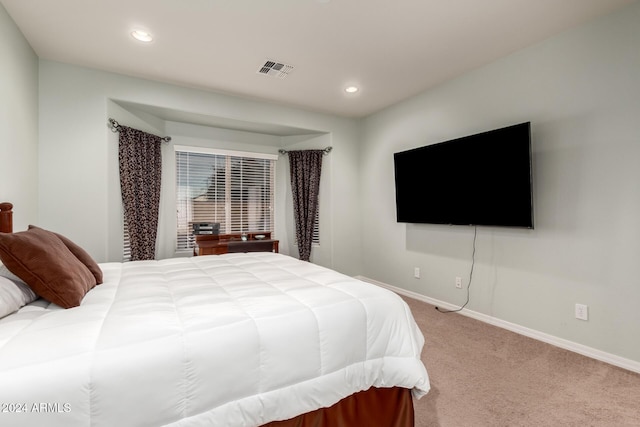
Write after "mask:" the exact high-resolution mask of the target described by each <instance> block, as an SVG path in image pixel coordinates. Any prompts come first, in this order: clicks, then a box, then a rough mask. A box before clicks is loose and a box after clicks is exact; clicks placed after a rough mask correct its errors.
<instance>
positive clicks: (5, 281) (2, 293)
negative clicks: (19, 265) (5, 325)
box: [0, 264, 38, 319]
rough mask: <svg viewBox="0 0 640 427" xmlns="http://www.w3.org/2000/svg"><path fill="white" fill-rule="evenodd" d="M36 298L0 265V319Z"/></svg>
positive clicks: (29, 289) (24, 285)
mask: <svg viewBox="0 0 640 427" xmlns="http://www.w3.org/2000/svg"><path fill="white" fill-rule="evenodd" d="M37 298H38V296H37V295H36V294H35V293H34V292H33V291H32V290H31V288H30V287H29V286H27V284H26V283H24V282H23V281H22V280H20V278H19V277H18V276H16V275H15V274H13V273H12V272H10V271H9V269H8V268H7V267H5V266H4V265H3V264H0V319H2V318H3V317H5V316H7V315H9V314H11V313H13V312H15V311H18V310H19V309H20V308H21V307H23V306H25V305H27V304H29V303H30V302H33V301H35V300H36V299H37Z"/></svg>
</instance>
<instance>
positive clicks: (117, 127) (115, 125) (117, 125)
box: [109, 119, 171, 142]
mask: <svg viewBox="0 0 640 427" xmlns="http://www.w3.org/2000/svg"><path fill="white" fill-rule="evenodd" d="M109 126H111V132H114V133H115V132H118V131H119V130H120V123H118V122H116V121H115V120H113V119H109ZM160 139H161V140H162V141H164V142H169V141H171V137H170V136H165V137H160Z"/></svg>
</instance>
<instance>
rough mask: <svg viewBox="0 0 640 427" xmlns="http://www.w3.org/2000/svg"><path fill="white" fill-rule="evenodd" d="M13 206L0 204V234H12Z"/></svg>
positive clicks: (5, 203)
mask: <svg viewBox="0 0 640 427" xmlns="http://www.w3.org/2000/svg"><path fill="white" fill-rule="evenodd" d="M12 209H13V205H12V204H11V203H7V202H4V203H0V233H13V211H12Z"/></svg>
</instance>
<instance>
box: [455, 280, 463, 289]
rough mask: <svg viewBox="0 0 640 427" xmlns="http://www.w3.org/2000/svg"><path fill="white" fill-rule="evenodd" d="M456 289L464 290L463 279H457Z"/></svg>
mask: <svg viewBox="0 0 640 427" xmlns="http://www.w3.org/2000/svg"><path fill="white" fill-rule="evenodd" d="M456 288H458V289H462V277H456Z"/></svg>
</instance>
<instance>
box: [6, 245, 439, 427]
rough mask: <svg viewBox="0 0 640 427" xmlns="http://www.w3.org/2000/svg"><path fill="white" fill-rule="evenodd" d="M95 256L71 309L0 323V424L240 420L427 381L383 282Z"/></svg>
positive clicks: (204, 262)
mask: <svg viewBox="0 0 640 427" xmlns="http://www.w3.org/2000/svg"><path fill="white" fill-rule="evenodd" d="M101 267H102V269H103V271H104V276H105V283H104V284H102V285H99V286H97V287H96V288H94V289H93V290H91V291H90V292H89V293H88V294H87V296H86V297H85V299H84V300H83V302H82V304H81V306H80V307H76V308H72V309H68V310H63V309H60V308H59V307H57V306H53V305H47V304H45V303H44V302H43V301H41V300H40V301H36V302H35V303H33V304H31V305H29V306H26V307H24V308H23V309H21V310H20V311H19V312H17V313H15V314H13V315H10V316H8V317H5V318H4V319H2V320H0V405H2V407H0V425H3V426H5V425H6V426H9V425H10V426H36V425H38V426H65V427H68V426H89V425H91V426H108V427H113V426H117V427H122V426H143V425H144V426H159V425H179V426H204V425H207V426H224V427H227V426H241V427H247V426H257V425H261V424H264V423H266V422H269V421H273V420H281V419H288V418H291V417H293V416H296V415H298V414H300V413H304V412H308V411H311V410H314V409H317V408H319V407H324V406H330V405H332V404H334V403H335V402H337V401H338V400H340V399H341V398H343V397H345V396H348V395H350V394H352V393H354V392H357V391H360V390H366V389H368V388H369V387H371V386H377V387H391V386H401V387H406V388H410V389H413V394H414V396H415V397H421V396H422V395H424V394H425V393H426V392H427V391H428V389H429V379H428V376H427V372H426V370H425V368H424V365H423V364H422V363H421V362H420V352H421V349H422V346H423V343H424V340H423V337H422V335H421V333H420V331H419V329H418V328H417V326H416V324H415V322H414V319H413V317H412V315H411V312H410V311H409V308H408V307H407V305H406V304H405V303H404V301H402V299H400V298H399V297H398V296H397V295H395V294H393V293H392V292H390V291H387V290H385V289H382V288H379V287H376V286H374V285H370V284H366V283H363V282H361V281H358V280H355V279H353V278H350V277H348V276H345V275H342V274H339V273H337V272H335V271H332V270H329V269H326V268H323V267H320V266H317V265H314V264H311V263H308V262H301V261H298V260H296V259H293V258H291V257H288V256H285V255H279V254H273V253H249V254H227V255H220V256H215V255H214V256H202V257H194V258H174V259H167V260H162V261H139V262H131V263H124V264H119V263H107V264H101Z"/></svg>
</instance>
